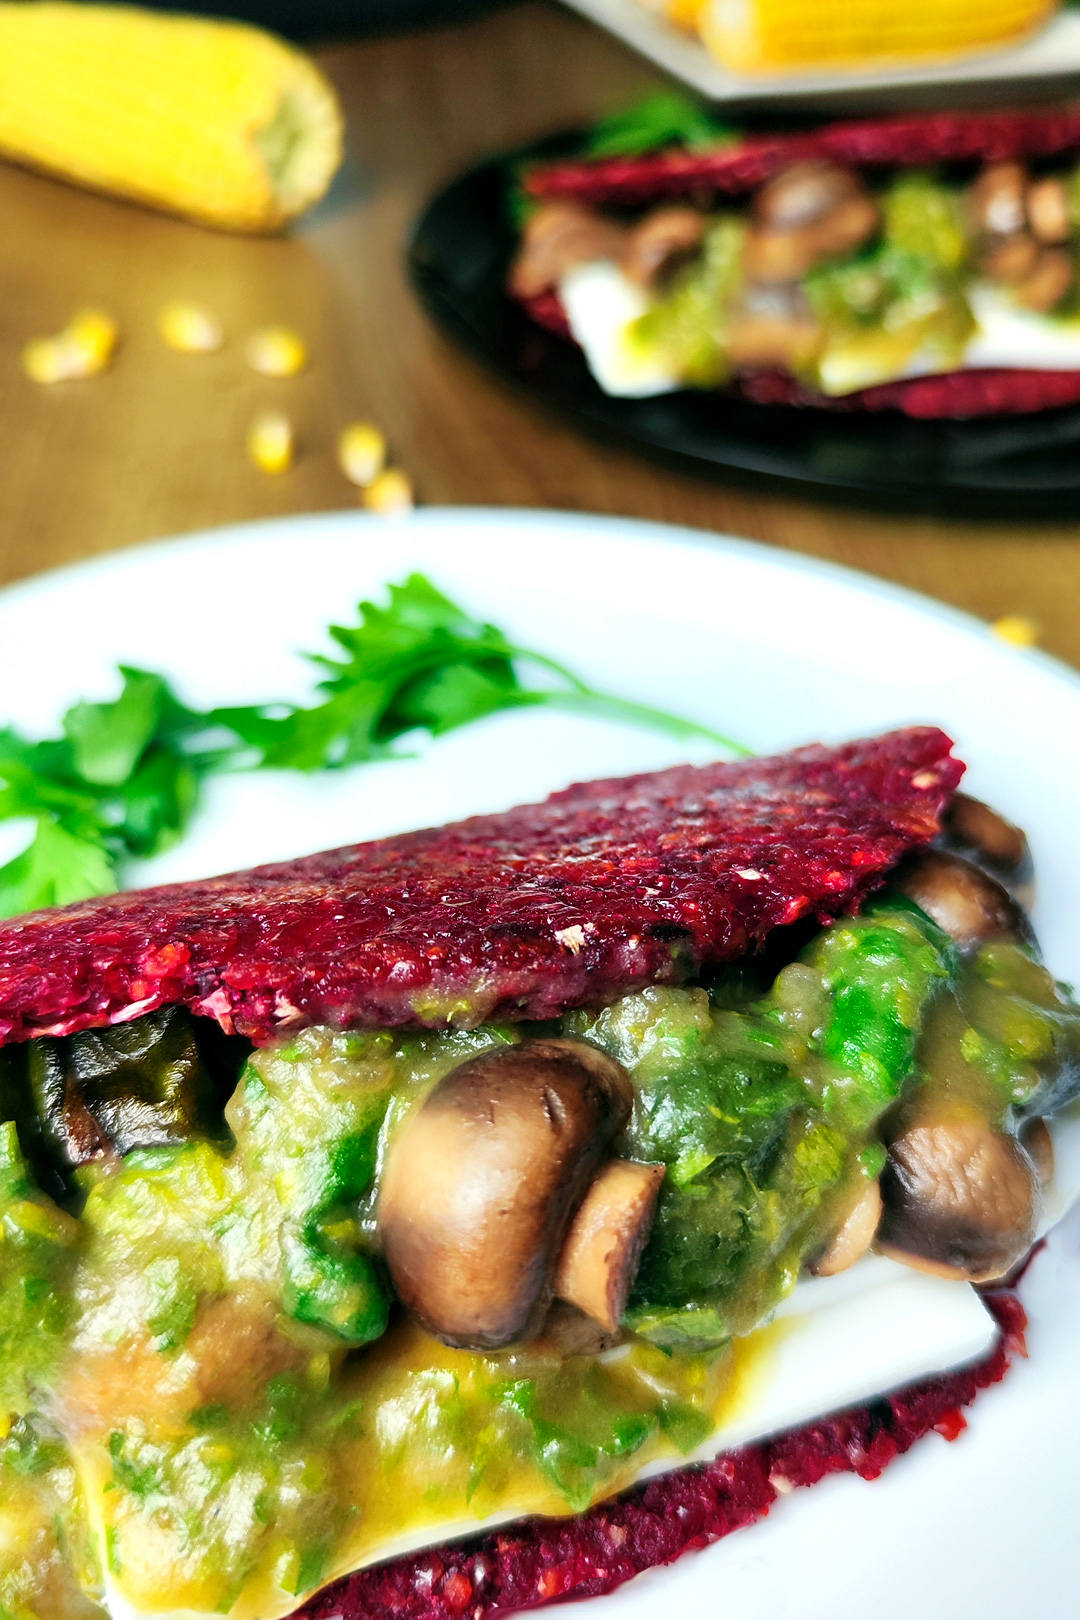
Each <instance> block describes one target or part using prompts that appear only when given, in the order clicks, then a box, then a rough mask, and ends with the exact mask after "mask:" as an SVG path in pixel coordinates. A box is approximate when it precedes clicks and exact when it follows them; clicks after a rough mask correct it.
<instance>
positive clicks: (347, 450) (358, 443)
mask: <svg viewBox="0 0 1080 1620" xmlns="http://www.w3.org/2000/svg"><path fill="white" fill-rule="evenodd" d="M337 458H338V466H339V467H340V468H341V470H342V472H343V473H344V474H345V476H346V478H347V479H348V480H349V483H350V484H358V485H359V486H360V488H361V489H367V487H368V485H369V484H373V483H374V482H375V480H376V478H378V476H379V474H380V473H381V472H382V470H383V468H384V467H385V466H386V439H385V437H384V436H383V434H382V433H381V432H380V430H379V429H378V428H377V427H376V426H375V424H374V422H350V423H349V426H348V427H347V428H343V429H342V431H341V433H340V434H339V435H338V442H337Z"/></svg>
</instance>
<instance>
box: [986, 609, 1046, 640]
mask: <svg viewBox="0 0 1080 1620" xmlns="http://www.w3.org/2000/svg"><path fill="white" fill-rule="evenodd" d="M990 628H991V629H992V630H993V632H994V634H995V636H1000V638H1001V640H1002V641H1007V642H1008V643H1009V645H1010V646H1012V647H1034V646H1035V644H1036V642H1037V641H1038V639H1039V632H1038V629H1037V628H1036V626H1035V625H1034V624H1033V623H1032V622H1031V620H1030V619H1025V618H1024V616H1023V614H1022V613H1006V614H1005V616H1004V618H1001V619H995V620H994V623H993V624H992V625H991V626H990Z"/></svg>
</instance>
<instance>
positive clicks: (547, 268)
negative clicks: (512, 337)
mask: <svg viewBox="0 0 1080 1620" xmlns="http://www.w3.org/2000/svg"><path fill="white" fill-rule="evenodd" d="M627 234H628V233H627V230H626V227H625V226H623V225H619V224H617V223H616V221H614V220H611V219H605V218H604V216H603V215H602V214H597V213H595V212H594V211H593V210H592V209H591V208H584V207H582V205H581V204H580V203H575V202H571V201H570V200H569V199H567V200H563V199H562V198H556V199H554V200H553V201H551V202H546V203H544V204H543V205H542V206H541V207H540V208H538V209H537V210H536V212H535V213H534V214H532V215H531V216H530V218H529V220H528V221H527V223H526V225H525V229H524V231H523V232H522V237H521V247H520V248H519V249H518V254H517V257H516V259H515V260H514V263H513V266H512V268H511V271H510V288H511V291H512V292H514V293H515V294H516V295H517V296H518V297H519V298H535V297H537V296H538V295H539V294H540V293H543V292H547V291H548V290H549V289H550V288H552V287H556V286H558V284H559V282H560V280H561V279H562V277H563V276H564V275H565V274H566V273H567V271H568V270H573V269H574V268H575V266H576V265H579V264H592V263H594V262H596V261H597V260H599V259H612V260H614V261H616V262H618V260H619V259H620V258H621V257H622V254H623V251H624V249H625V247H626V240H627Z"/></svg>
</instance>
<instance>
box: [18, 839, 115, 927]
mask: <svg viewBox="0 0 1080 1620" xmlns="http://www.w3.org/2000/svg"><path fill="white" fill-rule="evenodd" d="M116 888H117V881H116V871H115V868H114V866H113V862H112V858H111V856H110V852H109V850H108V848H107V847H106V845H105V843H104V842H103V840H101V839H100V838H94V837H80V836H79V835H78V834H76V833H71V832H68V831H67V830H66V828H64V827H63V826H61V824H60V822H58V821H54V820H51V819H50V818H49V817H48V816H42V817H41V819H40V821H39V822H38V825H37V832H36V833H35V835H34V838H33V841H32V842H31V843H30V845H29V846H28V847H27V848H26V849H24V850H23V852H22V854H21V855H16V857H15V859H14V860H13V861H8V863H7V865H6V866H2V867H0V917H14V916H16V915H18V913H19V912H22V911H39V910H41V908H42V907H44V906H67V905H71V904H72V902H73V901H75V900H85V899H86V898H87V897H88V896H90V895H94V894H112V893H113V892H114V891H115V890H116Z"/></svg>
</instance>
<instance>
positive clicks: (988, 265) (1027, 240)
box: [983, 231, 1039, 284]
mask: <svg viewBox="0 0 1080 1620" xmlns="http://www.w3.org/2000/svg"><path fill="white" fill-rule="evenodd" d="M1038 259H1039V244H1038V242H1036V240H1035V238H1034V237H1033V236H1029V235H1028V233H1027V231H1015V232H1014V233H1013V234H1012V235H1011V236H1003V237H999V238H995V239H992V240H991V243H990V246H989V247H988V248H987V250H986V252H985V254H984V255H983V269H984V270H985V271H986V274H987V275H988V276H989V277H990V279H991V281H1004V282H1008V283H1012V284H1015V283H1017V282H1022V281H1024V280H1026V278H1027V277H1028V276H1030V275H1031V273H1032V271H1033V270H1034V269H1035V266H1036V264H1037V263H1038Z"/></svg>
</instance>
